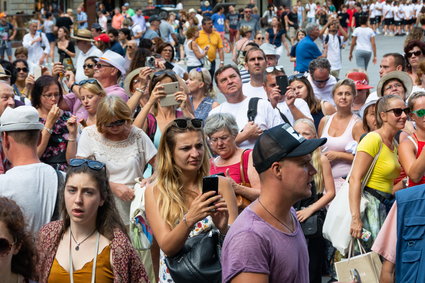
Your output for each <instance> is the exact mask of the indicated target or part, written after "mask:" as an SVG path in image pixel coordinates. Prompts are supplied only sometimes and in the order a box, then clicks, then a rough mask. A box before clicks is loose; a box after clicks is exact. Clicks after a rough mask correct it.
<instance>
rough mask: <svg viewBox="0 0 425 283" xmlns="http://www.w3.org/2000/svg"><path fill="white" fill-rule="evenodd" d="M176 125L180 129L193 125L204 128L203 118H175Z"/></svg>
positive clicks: (196, 127)
mask: <svg viewBox="0 0 425 283" xmlns="http://www.w3.org/2000/svg"><path fill="white" fill-rule="evenodd" d="M174 125H176V126H177V127H179V128H180V129H187V127H190V126H192V127H193V128H195V129H200V128H202V119H175V120H174Z"/></svg>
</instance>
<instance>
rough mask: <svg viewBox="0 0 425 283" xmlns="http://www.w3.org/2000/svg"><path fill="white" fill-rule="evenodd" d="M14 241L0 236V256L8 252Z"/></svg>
mask: <svg viewBox="0 0 425 283" xmlns="http://www.w3.org/2000/svg"><path fill="white" fill-rule="evenodd" d="M14 244H15V243H10V242H9V240H8V239H6V238H0V256H3V255H7V254H9V252H10V250H11V249H12V247H13V245H14Z"/></svg>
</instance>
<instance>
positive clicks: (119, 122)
mask: <svg viewBox="0 0 425 283" xmlns="http://www.w3.org/2000/svg"><path fill="white" fill-rule="evenodd" d="M125 122H126V120H124V119H121V120H117V121H114V122H111V123H109V124H107V125H105V127H107V128H112V127H119V126H122V125H124V124H125Z"/></svg>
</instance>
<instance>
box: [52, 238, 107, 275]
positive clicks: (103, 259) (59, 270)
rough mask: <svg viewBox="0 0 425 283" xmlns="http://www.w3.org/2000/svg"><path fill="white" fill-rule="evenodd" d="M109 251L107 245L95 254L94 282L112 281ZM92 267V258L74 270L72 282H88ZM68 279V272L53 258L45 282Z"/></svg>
mask: <svg viewBox="0 0 425 283" xmlns="http://www.w3.org/2000/svg"><path fill="white" fill-rule="evenodd" d="M110 252H111V247H110V246H109V245H108V246H106V247H105V248H104V249H103V251H102V252H101V253H100V254H99V255H98V256H97V263H96V283H103V282H108V283H109V282H114V273H113V271H112V267H111V262H110ZM92 269H93V259H92V260H91V261H89V262H87V263H86V264H84V266H83V268H81V269H79V270H75V271H74V282H90V281H91V273H92ZM69 281H70V280H69V272H68V271H66V270H65V269H64V268H63V267H62V266H61V265H60V264H59V262H58V261H57V259H56V258H55V260H54V261H53V264H52V268H51V269H50V274H49V279H48V281H47V282H48V283H63V282H69Z"/></svg>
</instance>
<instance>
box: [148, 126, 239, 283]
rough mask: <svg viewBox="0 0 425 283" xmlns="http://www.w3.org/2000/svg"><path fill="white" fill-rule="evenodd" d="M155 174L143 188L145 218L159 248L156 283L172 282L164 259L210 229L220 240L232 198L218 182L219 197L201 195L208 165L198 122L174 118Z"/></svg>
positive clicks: (231, 212)
mask: <svg viewBox="0 0 425 283" xmlns="http://www.w3.org/2000/svg"><path fill="white" fill-rule="evenodd" d="M156 173H157V176H156V179H155V180H154V182H153V183H151V184H150V185H148V187H147V189H146V194H145V197H146V216H147V219H148V222H149V223H150V225H151V228H152V231H153V234H154V236H155V239H156V241H157V242H158V245H159V248H160V249H161V259H160V272H159V279H160V282H173V281H172V277H171V275H170V274H169V272H168V269H167V266H166V265H165V258H166V257H172V256H174V255H176V254H177V253H179V252H180V250H181V249H182V248H183V246H184V244H185V242H186V240H187V239H188V238H189V237H193V236H196V235H198V234H200V233H202V232H206V231H209V230H211V229H212V228H213V227H216V228H217V229H218V230H219V231H220V233H221V234H222V235H225V234H226V233H227V230H228V225H229V224H232V223H233V221H234V220H235V219H236V216H237V207H236V199H235V195H234V193H233V189H232V187H231V184H230V182H229V181H228V180H226V179H225V178H219V181H218V194H215V193H214V192H212V191H210V192H207V193H202V188H201V184H202V178H203V177H204V176H207V175H208V174H209V160H208V151H207V145H206V142H205V137H204V134H203V132H202V120H199V119H192V120H191V119H187V118H184V119H176V120H174V121H172V122H171V123H170V124H169V125H168V126H167V127H166V129H165V130H164V133H163V136H162V138H161V143H160V145H159V149H158V164H157V167H156Z"/></svg>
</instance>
